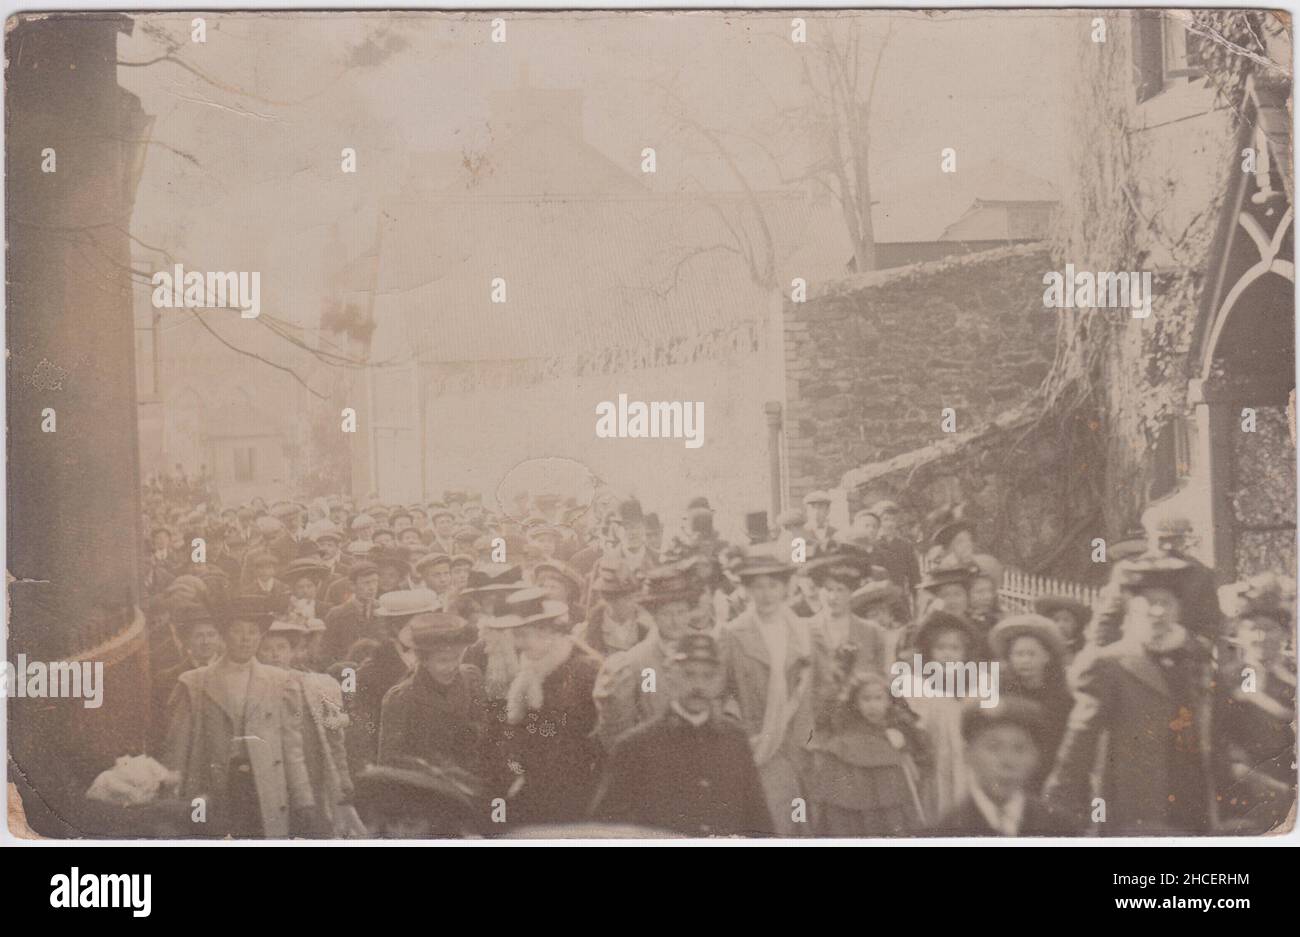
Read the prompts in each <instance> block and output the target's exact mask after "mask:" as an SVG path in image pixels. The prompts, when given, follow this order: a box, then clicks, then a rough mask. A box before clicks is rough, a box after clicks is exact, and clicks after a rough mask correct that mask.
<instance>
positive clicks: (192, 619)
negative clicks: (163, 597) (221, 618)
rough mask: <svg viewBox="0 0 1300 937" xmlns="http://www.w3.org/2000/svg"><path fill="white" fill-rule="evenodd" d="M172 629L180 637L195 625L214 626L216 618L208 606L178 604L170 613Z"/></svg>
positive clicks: (191, 603) (194, 603)
mask: <svg viewBox="0 0 1300 937" xmlns="http://www.w3.org/2000/svg"><path fill="white" fill-rule="evenodd" d="M170 617H171V623H172V627H173V628H175V629H176V630H177V631H178V632H180V633H181V634H182V635H184V634H187V633H189V631H190V629H191V628H193V627H195V626H196V625H215V624H216V623H217V616H216V615H214V614H213V613H212V610H211V609H210V608H208V606H206V605H203V604H201V603H199V602H179V603H177V604H176V605H174V606H172V608H171V611H170Z"/></svg>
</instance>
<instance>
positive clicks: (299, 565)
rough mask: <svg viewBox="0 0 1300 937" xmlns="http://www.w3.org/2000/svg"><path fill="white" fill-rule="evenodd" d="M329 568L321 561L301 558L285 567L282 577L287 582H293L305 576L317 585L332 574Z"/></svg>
mask: <svg viewBox="0 0 1300 937" xmlns="http://www.w3.org/2000/svg"><path fill="white" fill-rule="evenodd" d="M330 572H331V570H330V568H329V566H327V565H326V564H325V563H322V562H321V561H320V560H316V559H311V558H310V557H301V558H299V559H296V560H294V561H293V562H292V563H290V564H289V565H288V566H286V567H285V570H284V575H283V576H281V577H280V578H282V579H283V580H284V581H285V582H290V583H291V582H293V581H294V580H297V579H301V578H303V577H304V576H309V577H311V578H312V579H313V580H315V581H316V582H317V583H320V582H321V581H322V580H324V579H325V577H327V576H328V575H329V574H330Z"/></svg>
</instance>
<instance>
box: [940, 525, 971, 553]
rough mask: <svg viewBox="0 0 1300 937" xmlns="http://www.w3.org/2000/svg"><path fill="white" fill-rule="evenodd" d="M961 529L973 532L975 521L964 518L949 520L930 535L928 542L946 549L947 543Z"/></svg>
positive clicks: (951, 540) (950, 541)
mask: <svg viewBox="0 0 1300 937" xmlns="http://www.w3.org/2000/svg"><path fill="white" fill-rule="evenodd" d="M963 530H964V531H967V532H968V533H972V534H973V533H974V532H975V522H974V521H969V520H965V519H958V520H954V521H949V522H948V523H946V524H944V525H943V526H941V527H940V528H939V529H938V530H936V531H935V532H934V534H933V535H931V537H930V543H932V544H933V545H934V546H937V547H943V548H944V549H947V548H948V545H949V544H950V543H952V542H953V540H954V539H955V538H956V536H957V535H958V534H959V533H961V532H962V531H963Z"/></svg>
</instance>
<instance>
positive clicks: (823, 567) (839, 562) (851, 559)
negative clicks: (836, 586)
mask: <svg viewBox="0 0 1300 937" xmlns="http://www.w3.org/2000/svg"><path fill="white" fill-rule="evenodd" d="M804 569H805V570H806V571H807V573H808V576H809V577H810V578H811V579H812V581H813V582H815V583H816V584H817V585H819V586H820V585H821V584H822V583H824V582H826V581H828V580H830V581H833V582H839V583H843V584H844V585H846V586H848V587H849V589H857V588H858V587H859V586H861V585H862V583H863V580H865V579H866V578H867V573H868V572H869V571H870V569H871V558H870V557H868V556H866V555H865V554H863V553H862V552H860V551H858V550H852V551H850V550H839V551H836V552H834V553H823V554H821V555H820V556H817V557H816V558H814V559H811V560H809V561H808V562H807V563H805V564H804Z"/></svg>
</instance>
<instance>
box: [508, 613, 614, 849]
mask: <svg viewBox="0 0 1300 937" xmlns="http://www.w3.org/2000/svg"><path fill="white" fill-rule="evenodd" d="M567 611H568V609H567V607H566V606H565V604H564V603H563V602H557V601H555V600H553V599H548V598H546V594H545V593H544V592H543V591H542V590H541V589H524V590H521V591H519V592H516V593H514V594H513V595H511V596H510V597H509V598H507V599H506V602H505V607H504V612H505V613H504V614H503V615H500V616H498V617H495V618H492V619H490V620H487V621H485V622H483V624H484V625H485V627H487V628H489V629H492V630H496V631H505V632H509V633H511V634H512V635H513V637H514V642H515V647H516V648H517V649H518V652H519V669H518V672H517V673H516V674H515V677H514V679H513V681H512V682H511V684H510V687H509V689H508V690H507V692H506V699H505V715H506V726H505V731H504V736H505V737H504V739H503V755H504V757H505V760H506V766H507V771H508V773H509V775H510V776H511V777H512V779H513V780H512V783H511V786H510V792H511V796H510V799H509V800H508V806H507V811H508V816H507V821H506V822H507V823H509V824H510V825H511V826H517V825H519V824H535V823H564V822H572V821H575V820H579V819H582V818H583V817H584V816H585V815H586V811H587V808H588V806H589V805H590V802H591V798H592V796H593V794H594V792H595V787H596V781H597V779H598V777H599V768H600V764H599V763H600V758H601V753H602V750H601V747H600V744H599V743H598V742H597V741H596V740H595V739H594V738H593V737H592V731H593V730H594V729H595V726H596V705H595V703H594V702H593V701H592V695H591V694H592V690H593V689H594V688H595V684H596V674H597V672H598V671H599V669H600V660H599V659H598V658H597V657H595V656H594V655H593V654H592V653H591V652H590V651H588V650H586V649H585V648H584V647H582V646H581V645H580V644H578V643H577V642H575V641H574V640H573V638H571V637H570V636H569V635H568V634H566V633H565V631H566V630H567V628H566V627H565V625H564V624H563V622H564V620H565V613H566V612H567Z"/></svg>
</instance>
